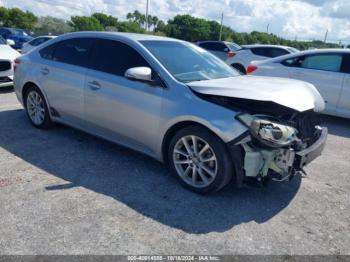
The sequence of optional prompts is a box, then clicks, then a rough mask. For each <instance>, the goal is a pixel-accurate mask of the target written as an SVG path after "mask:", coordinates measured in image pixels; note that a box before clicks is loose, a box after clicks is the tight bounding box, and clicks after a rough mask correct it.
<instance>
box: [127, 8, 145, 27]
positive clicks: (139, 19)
mask: <svg viewBox="0 0 350 262" xmlns="http://www.w3.org/2000/svg"><path fill="white" fill-rule="evenodd" d="M126 19H128V21H130V22H135V23H137V24H139V26H144V24H145V22H146V16H145V15H144V14H141V13H140V12H139V11H137V10H135V11H134V12H133V13H128V14H127V15H126Z"/></svg>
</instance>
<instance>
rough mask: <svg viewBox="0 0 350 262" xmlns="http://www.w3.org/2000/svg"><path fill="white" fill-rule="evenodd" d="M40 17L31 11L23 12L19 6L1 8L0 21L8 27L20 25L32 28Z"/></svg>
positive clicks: (23, 27) (24, 27) (20, 26)
mask: <svg viewBox="0 0 350 262" xmlns="http://www.w3.org/2000/svg"><path fill="white" fill-rule="evenodd" d="M37 21H38V18H37V17H36V16H35V15H34V14H33V13H31V12H28V11H26V12H23V11H22V10H21V9H19V8H8V9H7V8H4V7H1V8H0V22H1V23H2V25H3V26H6V27H18V28H22V29H28V30H32V29H33V28H34V26H35V24H36V23H37Z"/></svg>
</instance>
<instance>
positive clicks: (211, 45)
mask: <svg viewBox="0 0 350 262" xmlns="http://www.w3.org/2000/svg"><path fill="white" fill-rule="evenodd" d="M199 46H200V47H203V48H204V49H207V50H210V51H221V52H227V51H229V50H228V48H227V46H226V45H224V44H223V43H215V42H208V43H201V44H199Z"/></svg>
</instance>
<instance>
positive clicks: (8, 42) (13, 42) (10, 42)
mask: <svg viewBox="0 0 350 262" xmlns="http://www.w3.org/2000/svg"><path fill="white" fill-rule="evenodd" d="M6 42H7V44H8V45H15V41H13V40H12V39H7V40H6Z"/></svg>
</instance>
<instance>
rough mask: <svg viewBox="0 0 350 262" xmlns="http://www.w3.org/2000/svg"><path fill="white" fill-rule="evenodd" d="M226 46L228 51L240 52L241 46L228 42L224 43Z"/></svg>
mask: <svg viewBox="0 0 350 262" xmlns="http://www.w3.org/2000/svg"><path fill="white" fill-rule="evenodd" d="M226 45H227V46H228V47H229V48H230V50H232V51H237V50H240V49H242V47H241V46H239V45H237V44H235V43H230V42H226Z"/></svg>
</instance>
